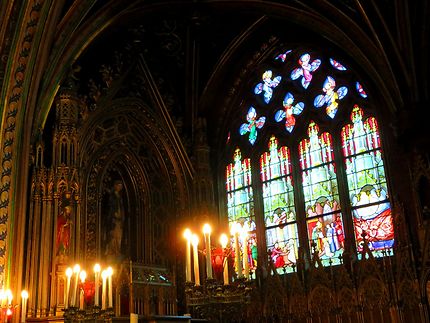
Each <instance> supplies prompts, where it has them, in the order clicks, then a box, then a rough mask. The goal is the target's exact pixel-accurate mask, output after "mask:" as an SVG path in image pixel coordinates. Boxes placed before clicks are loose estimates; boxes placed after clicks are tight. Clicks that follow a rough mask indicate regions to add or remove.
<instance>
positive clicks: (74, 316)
mask: <svg viewBox="0 0 430 323" xmlns="http://www.w3.org/2000/svg"><path fill="white" fill-rule="evenodd" d="M114 315H115V312H114V310H113V308H107V309H103V310H102V309H101V308H100V306H90V307H87V308H85V309H84V310H82V309H79V307H74V306H72V307H69V308H67V309H65V310H64V315H63V317H64V322H83V321H88V322H100V321H101V322H112V318H113V317H114Z"/></svg>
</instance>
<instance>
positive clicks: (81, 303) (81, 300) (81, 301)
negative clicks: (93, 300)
mask: <svg viewBox="0 0 430 323" xmlns="http://www.w3.org/2000/svg"><path fill="white" fill-rule="evenodd" d="M79 278H80V279H81V284H82V287H81V291H80V294H79V309H80V310H84V298H85V293H84V283H85V279H86V278H87V273H86V272H85V270H82V271H81V272H80V274H79Z"/></svg>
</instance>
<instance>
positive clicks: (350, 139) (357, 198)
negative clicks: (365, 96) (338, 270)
mask: <svg viewBox="0 0 430 323" xmlns="http://www.w3.org/2000/svg"><path fill="white" fill-rule="evenodd" d="M351 121H352V124H348V125H346V126H345V127H343V129H342V133H341V136H342V148H343V155H344V157H345V165H346V174H347V180H348V189H349V194H350V199H351V204H352V206H353V210H352V213H353V216H354V231H355V239H356V243H357V249H358V251H361V250H362V248H363V237H362V234H363V232H364V233H365V235H366V240H367V241H368V243H369V248H370V250H374V254H375V256H380V255H382V253H381V251H382V250H386V249H389V250H390V249H392V247H393V244H394V229H393V222H392V215H391V206H390V203H389V197H388V188H387V181H386V178H385V171H384V163H383V158H382V150H381V143H380V138H379V130H378V123H377V122H376V119H375V118H373V117H369V118H367V119H366V120H364V121H363V110H362V109H361V108H360V107H359V106H358V105H355V106H354V108H353V110H352V113H351Z"/></svg>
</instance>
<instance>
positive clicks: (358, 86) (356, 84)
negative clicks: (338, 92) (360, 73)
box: [355, 82, 367, 99]
mask: <svg viewBox="0 0 430 323" xmlns="http://www.w3.org/2000/svg"><path fill="white" fill-rule="evenodd" d="M355 88H356V89H357V92H358V94H360V95H361V97H362V98H364V99H365V98H367V93H366V91H364V89H363V87H362V86H361V84H360V83H359V82H357V83H355Z"/></svg>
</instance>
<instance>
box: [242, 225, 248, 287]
mask: <svg viewBox="0 0 430 323" xmlns="http://www.w3.org/2000/svg"><path fill="white" fill-rule="evenodd" d="M241 236H242V242H243V245H242V250H243V269H244V270H243V271H244V275H245V278H246V279H249V262H248V232H247V231H246V229H245V228H243V229H242V232H241Z"/></svg>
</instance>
